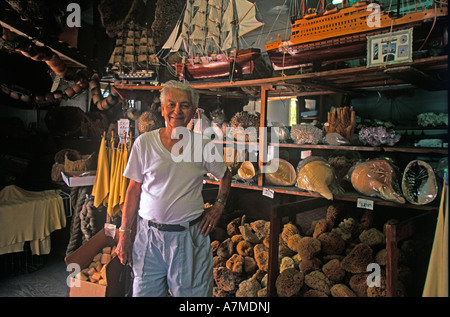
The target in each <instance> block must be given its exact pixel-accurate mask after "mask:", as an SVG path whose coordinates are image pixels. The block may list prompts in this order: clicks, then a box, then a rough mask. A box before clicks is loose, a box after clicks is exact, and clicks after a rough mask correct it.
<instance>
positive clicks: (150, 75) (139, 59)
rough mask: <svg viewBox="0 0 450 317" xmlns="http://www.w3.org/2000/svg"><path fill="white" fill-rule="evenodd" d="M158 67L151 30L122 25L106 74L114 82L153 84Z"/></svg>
mask: <svg viewBox="0 0 450 317" xmlns="http://www.w3.org/2000/svg"><path fill="white" fill-rule="evenodd" d="M158 67H159V62H158V58H157V56H156V50H155V45H154V42H153V38H152V36H151V30H150V29H149V28H145V27H141V26H139V25H138V24H135V23H130V24H127V25H124V26H123V28H122V31H121V32H119V33H118V35H117V37H116V43H115V47H114V50H113V53H112V54H111V57H110V59H109V62H108V66H107V72H108V73H109V74H112V75H113V76H114V80H116V81H124V82H129V83H141V84H144V83H155V82H157V81H158V76H157V75H158V74H157V70H158Z"/></svg>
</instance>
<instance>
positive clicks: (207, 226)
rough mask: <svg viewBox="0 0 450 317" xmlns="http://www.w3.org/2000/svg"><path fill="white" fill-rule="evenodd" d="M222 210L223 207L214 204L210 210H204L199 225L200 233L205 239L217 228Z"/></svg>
mask: <svg viewBox="0 0 450 317" xmlns="http://www.w3.org/2000/svg"><path fill="white" fill-rule="evenodd" d="M224 209H225V206H224V205H222V204H220V203H217V202H216V203H215V204H214V205H213V206H212V207H211V208H208V209H206V210H205V215H204V216H203V219H202V221H200V224H199V226H200V230H201V233H202V234H203V235H204V236H205V237H206V236H207V235H208V234H210V233H211V231H213V230H214V228H215V227H216V226H217V224H218V223H219V220H220V217H222V213H223V211H224Z"/></svg>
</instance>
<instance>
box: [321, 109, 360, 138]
mask: <svg viewBox="0 0 450 317" xmlns="http://www.w3.org/2000/svg"><path fill="white" fill-rule="evenodd" d="M355 127H356V119H355V111H354V110H353V107H338V108H335V109H333V111H331V112H329V113H328V121H327V123H326V124H325V126H324V128H325V132H327V133H331V132H336V133H339V134H340V135H341V136H342V137H344V138H345V139H347V140H351V139H352V137H353V133H354V132H355Z"/></svg>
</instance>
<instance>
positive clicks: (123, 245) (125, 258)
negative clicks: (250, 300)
mask: <svg viewBox="0 0 450 317" xmlns="http://www.w3.org/2000/svg"><path fill="white" fill-rule="evenodd" d="M132 240H133V239H132V238H131V231H119V242H118V243H117V246H116V254H117V256H118V257H119V260H120V263H122V264H123V265H125V264H127V263H130V264H131V263H132V260H133V258H132V250H133V241H132Z"/></svg>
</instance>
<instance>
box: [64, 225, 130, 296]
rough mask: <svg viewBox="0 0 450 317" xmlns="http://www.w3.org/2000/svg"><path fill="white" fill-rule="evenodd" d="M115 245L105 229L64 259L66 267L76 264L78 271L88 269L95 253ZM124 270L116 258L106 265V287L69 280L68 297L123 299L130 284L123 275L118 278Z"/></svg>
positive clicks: (73, 279) (114, 241)
mask: <svg viewBox="0 0 450 317" xmlns="http://www.w3.org/2000/svg"><path fill="white" fill-rule="evenodd" d="M117 236H118V230H116V237H117ZM115 244H117V241H116V240H115V239H113V238H112V237H110V236H107V235H106V232H105V229H102V230H101V231H99V232H98V233H97V234H96V235H95V236H93V237H92V238H91V239H89V241H87V242H86V243H85V244H83V245H82V246H81V247H79V248H78V249H77V250H76V251H74V252H73V253H71V254H70V255H68V256H67V257H66V258H65V262H66V265H69V264H72V263H76V264H78V265H79V268H80V270H83V269H84V268H87V267H89V264H90V263H91V262H92V259H93V258H94V256H95V255H96V254H97V253H100V252H101V251H102V249H103V248H104V247H112V246H113V245H115ZM124 269H125V267H124V265H122V264H121V263H120V260H119V258H118V257H117V256H116V257H114V258H113V259H112V260H111V261H110V262H109V263H108V264H107V265H106V280H107V282H108V284H107V285H106V286H105V285H99V284H96V283H92V282H88V281H81V280H75V278H71V280H72V285H71V287H70V289H69V296H70V297H123V296H125V290H126V289H127V287H128V285H129V283H130V279H129V278H125V276H124V275H123V278H120V276H121V274H122V272H124ZM73 275H75V274H73ZM74 283H79V286H76V284H74Z"/></svg>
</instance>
